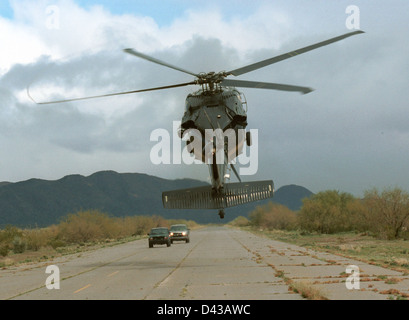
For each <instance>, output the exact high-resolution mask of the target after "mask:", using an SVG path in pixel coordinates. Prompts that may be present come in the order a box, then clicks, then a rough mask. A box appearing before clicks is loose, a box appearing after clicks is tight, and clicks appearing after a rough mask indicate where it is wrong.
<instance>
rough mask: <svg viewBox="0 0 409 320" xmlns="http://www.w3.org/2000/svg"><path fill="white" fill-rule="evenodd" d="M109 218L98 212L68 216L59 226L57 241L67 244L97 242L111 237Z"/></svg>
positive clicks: (88, 211) (81, 212)
mask: <svg viewBox="0 0 409 320" xmlns="http://www.w3.org/2000/svg"><path fill="white" fill-rule="evenodd" d="M110 224H111V223H110V218H109V217H108V215H107V214H105V213H102V212H99V211H98V210H87V211H79V212H77V213H76V214H70V215H68V216H67V218H66V219H65V220H64V221H62V222H61V223H60V224H59V234H58V237H59V239H62V240H64V241H66V242H69V243H82V242H88V241H97V240H102V239H106V238H111V237H112V233H113V232H112V228H110Z"/></svg>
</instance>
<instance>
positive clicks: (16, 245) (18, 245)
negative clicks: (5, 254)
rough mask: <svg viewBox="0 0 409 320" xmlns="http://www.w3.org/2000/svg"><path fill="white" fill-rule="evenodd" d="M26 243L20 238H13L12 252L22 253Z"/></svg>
mask: <svg viewBox="0 0 409 320" xmlns="http://www.w3.org/2000/svg"><path fill="white" fill-rule="evenodd" d="M26 247H27V243H26V241H25V240H24V239H22V238H21V237H15V238H14V239H13V252H14V253H23V252H24V251H25V250H26Z"/></svg>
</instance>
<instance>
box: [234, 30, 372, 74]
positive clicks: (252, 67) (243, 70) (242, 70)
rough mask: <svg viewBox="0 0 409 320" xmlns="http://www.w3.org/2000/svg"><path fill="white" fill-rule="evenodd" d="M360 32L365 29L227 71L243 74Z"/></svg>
mask: <svg viewBox="0 0 409 320" xmlns="http://www.w3.org/2000/svg"><path fill="white" fill-rule="evenodd" d="M360 33H364V31H361V30H358V31H353V32H349V33H346V34H343V35H341V36H338V37H335V38H331V39H328V40H325V41H321V42H318V43H315V44H312V45H310V46H307V47H304V48H300V49H297V50H294V51H291V52H287V53H284V54H281V55H279V56H276V57H273V58H270V59H266V60H263V61H259V62H256V63H253V64H250V65H247V66H244V67H242V68H238V69H235V70H232V71H230V72H227V73H228V74H232V75H234V76H239V75H242V74H244V73H247V72H250V71H254V70H257V69H260V68H263V67H266V66H268V65H270V64H273V63H277V62H280V61H283V60H286V59H289V58H292V57H294V56H297V55H299V54H302V53H305V52H308V51H311V50H314V49H317V48H320V47H323V46H326V45H328V44H331V43H334V42H337V41H340V40H343V39H345V38H348V37H350V36H353V35H356V34H360Z"/></svg>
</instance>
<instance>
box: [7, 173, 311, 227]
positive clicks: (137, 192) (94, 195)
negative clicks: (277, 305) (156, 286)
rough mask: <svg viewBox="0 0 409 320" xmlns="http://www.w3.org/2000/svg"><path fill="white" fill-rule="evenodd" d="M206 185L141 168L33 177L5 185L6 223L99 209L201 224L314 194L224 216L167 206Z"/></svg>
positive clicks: (35, 222)
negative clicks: (168, 200)
mask: <svg viewBox="0 0 409 320" xmlns="http://www.w3.org/2000/svg"><path fill="white" fill-rule="evenodd" d="M202 185H206V183H205V182H203V181H198V180H192V179H178V180H167V179H162V178H158V177H154V176H150V175H147V174H141V173H117V172H114V171H101V172H97V173H94V174H92V175H90V176H88V177H84V176H81V175H69V176H66V177H64V178H62V179H60V180H55V181H49V180H41V179H30V180H27V181H22V182H17V183H1V184H0V227H4V226H5V225H7V224H11V225H15V226H18V227H35V226H39V227H43V226H48V225H51V224H56V223H59V222H60V221H61V218H63V217H65V216H66V215H67V214H69V213H75V212H77V211H79V210H86V209H98V210H100V211H102V212H106V213H108V214H110V215H112V216H132V215H161V216H163V217H164V218H167V219H173V218H182V219H190V220H195V221H197V222H199V223H214V222H216V223H220V222H228V221H231V220H233V219H234V218H236V217H237V216H239V215H243V216H248V214H249V213H250V212H251V211H252V210H253V209H254V208H255V207H256V206H257V205H261V204H264V203H267V202H268V201H271V200H273V201H274V202H278V203H281V204H284V205H286V206H288V207H289V208H290V209H292V210H298V209H299V208H300V207H301V204H302V203H301V199H302V198H304V197H308V196H310V195H311V194H312V193H311V192H310V191H309V190H307V189H305V188H303V187H300V186H295V185H290V186H285V187H282V188H280V189H278V190H277V191H276V193H275V196H274V198H273V199H271V200H268V201H266V200H264V201H259V202H255V203H251V204H246V205H244V206H238V207H233V208H229V209H226V210H225V211H226V218H225V219H224V220H220V219H219V216H218V215H217V210H170V209H164V208H163V206H162V192H163V191H168V190H176V189H184V188H191V187H197V186H202Z"/></svg>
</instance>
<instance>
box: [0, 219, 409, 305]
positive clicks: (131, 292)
mask: <svg viewBox="0 0 409 320" xmlns="http://www.w3.org/2000/svg"><path fill="white" fill-rule="evenodd" d="M50 265H52V266H56V267H58V271H59V274H58V273H57V272H56V269H55V267H52V268H54V269H52V270H47V267H48V266H50ZM350 265H353V266H357V267H358V268H359V269H358V271H359V274H358V273H354V271H349V273H346V272H347V271H348V270H347V268H348V266H350ZM47 271H48V273H46V272H47ZM380 275H382V277H380ZM58 276H59V278H60V282H59V283H58V284H59V288H54V289H50V288H47V286H46V281H47V278H49V277H52V278H58ZM347 276H354V278H348V277H347ZM385 278H393V279H395V280H394V281H392V282H393V283H388V282H387V281H380V279H385ZM351 279H352V280H351ZM357 279H358V281H355V280H357ZM359 280H360V281H359ZM289 281H291V282H293V283H294V282H306V283H308V285H309V286H312V287H315V288H317V289H318V290H320V292H322V293H323V294H324V295H325V296H326V297H327V298H328V299H388V298H391V297H396V294H397V293H396V292H398V293H400V294H402V293H404V294H409V277H408V276H407V275H405V274H403V273H400V272H397V271H393V270H389V269H384V268H380V267H377V266H372V265H369V264H364V263H362V262H359V261H354V260H350V259H346V258H342V257H339V256H334V255H329V254H326V253H317V252H312V251H308V250H306V249H304V248H301V247H297V246H293V245H289V244H285V243H282V242H278V241H273V240H269V239H265V238H262V237H259V236H256V235H254V234H252V233H249V232H244V231H240V230H236V229H231V228H227V227H208V228H203V229H199V230H193V231H191V241H190V243H184V242H174V243H173V244H172V246H171V247H169V248H168V247H166V245H157V246H155V247H154V248H151V249H150V248H148V240H147V239H143V240H138V241H133V242H129V243H125V244H121V245H117V246H113V247H107V248H101V249H98V250H95V251H89V252H84V253H79V254H74V255H70V256H65V257H61V258H56V259H54V260H53V261H49V262H47V263H40V264H30V265H23V266H19V267H13V268H9V269H5V270H0V299H3V300H4V299H31V300H33V299H35V300H60V299H63V300H71V299H75V300H76V299H78V300H86V299H93V300H101V299H102V300H106V299H109V300H113V299H126V300H129V299H135V300H159V299H170V300H183V299H188V300H199V299H200V300H276V299H281V300H300V299H305V298H303V297H302V296H301V294H298V293H294V292H292V291H291V290H289ZM347 282H348V283H349V287H350V288H348V286H347ZM52 285H55V283H54V280H53V281H51V286H52ZM351 285H352V286H354V285H355V287H353V288H351ZM392 289H393V290H395V291H388V290H392ZM385 292H390V294H388V293H385Z"/></svg>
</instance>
